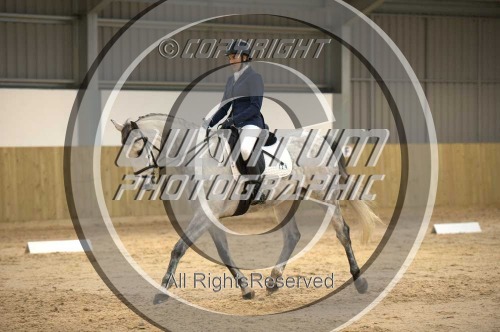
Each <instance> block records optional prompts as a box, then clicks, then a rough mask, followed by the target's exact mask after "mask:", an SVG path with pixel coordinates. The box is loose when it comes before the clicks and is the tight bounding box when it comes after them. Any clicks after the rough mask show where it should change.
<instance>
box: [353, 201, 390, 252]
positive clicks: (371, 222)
mask: <svg viewBox="0 0 500 332" xmlns="http://www.w3.org/2000/svg"><path fill="white" fill-rule="evenodd" d="M346 202H347V204H348V205H349V206H350V207H352V208H353V209H354V211H356V214H357V215H358V216H359V217H360V221H361V225H362V226H363V237H362V241H363V243H365V244H366V243H368V241H369V240H370V237H371V235H372V233H373V229H374V228H375V223H376V222H380V223H382V224H383V222H382V220H381V219H380V218H379V217H378V216H377V215H376V214H375V213H374V212H373V210H372V209H371V208H370V206H369V205H368V204H367V203H366V202H365V201H351V200H347V201H346Z"/></svg>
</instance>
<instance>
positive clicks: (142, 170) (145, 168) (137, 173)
mask: <svg viewBox="0 0 500 332" xmlns="http://www.w3.org/2000/svg"><path fill="white" fill-rule="evenodd" d="M138 140H141V141H142V142H143V146H142V149H141V150H140V151H139V152H138V155H139V156H140V155H141V154H142V152H143V151H144V149H146V147H147V146H148V144H151V146H152V147H153V149H154V150H156V151H158V154H159V153H160V151H161V150H160V149H159V148H157V147H156V146H155V145H154V144H153V143H151V142H149V140H148V138H147V137H146V136H144V135H142V133H141V137H140V138H139V139H138ZM153 149H149V156H148V157H149V158H148V160H153V164H150V165H148V166H146V167H144V168H141V169H140V170H138V171H135V172H134V175H136V176H137V175H141V174H142V173H144V172H146V171H149V170H150V169H154V168H160V166H158V162H157V161H156V157H155V155H154V153H153Z"/></svg>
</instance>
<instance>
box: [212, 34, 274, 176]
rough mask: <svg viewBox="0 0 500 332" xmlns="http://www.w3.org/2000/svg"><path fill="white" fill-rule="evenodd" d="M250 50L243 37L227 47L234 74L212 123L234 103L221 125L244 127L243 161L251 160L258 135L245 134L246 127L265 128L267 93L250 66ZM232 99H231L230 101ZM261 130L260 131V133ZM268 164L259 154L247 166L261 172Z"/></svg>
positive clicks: (229, 79) (241, 144)
mask: <svg viewBox="0 0 500 332" xmlns="http://www.w3.org/2000/svg"><path fill="white" fill-rule="evenodd" d="M250 54H251V51H250V47H249V45H248V44H247V43H246V42H245V41H243V40H233V42H232V43H231V44H230V45H229V47H228V48H227V50H226V56H227V57H228V59H229V62H230V63H231V65H232V66H231V68H232V69H233V71H234V74H233V75H231V76H230V77H229V78H228V80H227V84H226V89H225V91H224V97H223V98H222V104H223V106H222V107H221V108H220V109H219V110H218V111H217V112H216V113H215V115H214V116H213V117H212V119H211V121H210V123H209V126H210V127H213V126H215V125H216V124H218V123H219V122H220V121H221V120H222V119H223V118H224V117H226V115H227V113H228V111H229V108H230V107H231V106H232V111H231V113H230V114H229V116H228V117H227V119H226V120H225V121H224V122H223V124H222V128H231V127H233V126H234V127H236V128H241V129H243V130H242V132H241V136H240V137H241V142H240V148H241V155H242V157H243V160H245V161H248V159H249V158H250V156H251V154H252V151H253V149H254V146H255V143H256V142H257V137H254V136H246V135H245V130H246V129H251V130H253V131H254V132H255V131H256V130H262V129H266V124H265V123H264V117H263V116H262V113H261V107H262V99H263V95H264V83H263V81H262V76H261V75H260V74H259V73H257V72H256V71H254V70H253V69H252V67H251V66H250V61H251V60H252V58H251V57H250ZM232 98H235V99H233V100H232V101H228V100H231V99H232ZM257 133H258V132H257ZM264 168H265V163H264V157H263V156H262V154H261V155H260V157H259V159H258V162H257V164H256V165H255V166H247V173H248V174H253V175H260V174H262V173H263V172H264Z"/></svg>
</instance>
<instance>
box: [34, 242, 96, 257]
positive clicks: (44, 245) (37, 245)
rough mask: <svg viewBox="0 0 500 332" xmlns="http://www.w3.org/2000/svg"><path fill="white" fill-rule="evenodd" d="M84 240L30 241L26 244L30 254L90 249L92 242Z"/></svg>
mask: <svg viewBox="0 0 500 332" xmlns="http://www.w3.org/2000/svg"><path fill="white" fill-rule="evenodd" d="M82 242H83V245H82ZM82 242H80V240H64V241H35V242H28V245H27V246H26V252H28V253H30V254H50V253H55V252H84V251H90V250H91V247H90V243H89V242H88V241H82Z"/></svg>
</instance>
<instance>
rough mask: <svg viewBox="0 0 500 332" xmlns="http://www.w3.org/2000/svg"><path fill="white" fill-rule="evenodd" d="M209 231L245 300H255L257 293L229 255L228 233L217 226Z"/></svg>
mask: <svg viewBox="0 0 500 332" xmlns="http://www.w3.org/2000/svg"><path fill="white" fill-rule="evenodd" d="M208 231H209V232H210V235H211V236H212V239H213V240H214V243H215V246H216V248H217V252H218V253H219V256H220V258H221V260H222V262H223V263H224V265H226V267H227V268H228V269H229V271H230V272H231V274H232V275H233V278H234V279H235V280H236V282H237V283H238V286H240V287H241V293H242V296H243V298H244V299H247V300H250V299H253V298H254V296H255V292H254V291H253V290H252V289H251V288H250V287H249V286H248V282H247V281H246V280H248V279H246V278H245V276H244V275H243V273H241V271H240V270H239V269H238V268H237V267H236V265H235V264H234V262H233V259H232V258H231V255H230V254H229V246H228V244H227V237H226V233H224V231H223V230H221V229H220V228H218V227H217V226H212V227H210V229H209V230H208Z"/></svg>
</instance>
